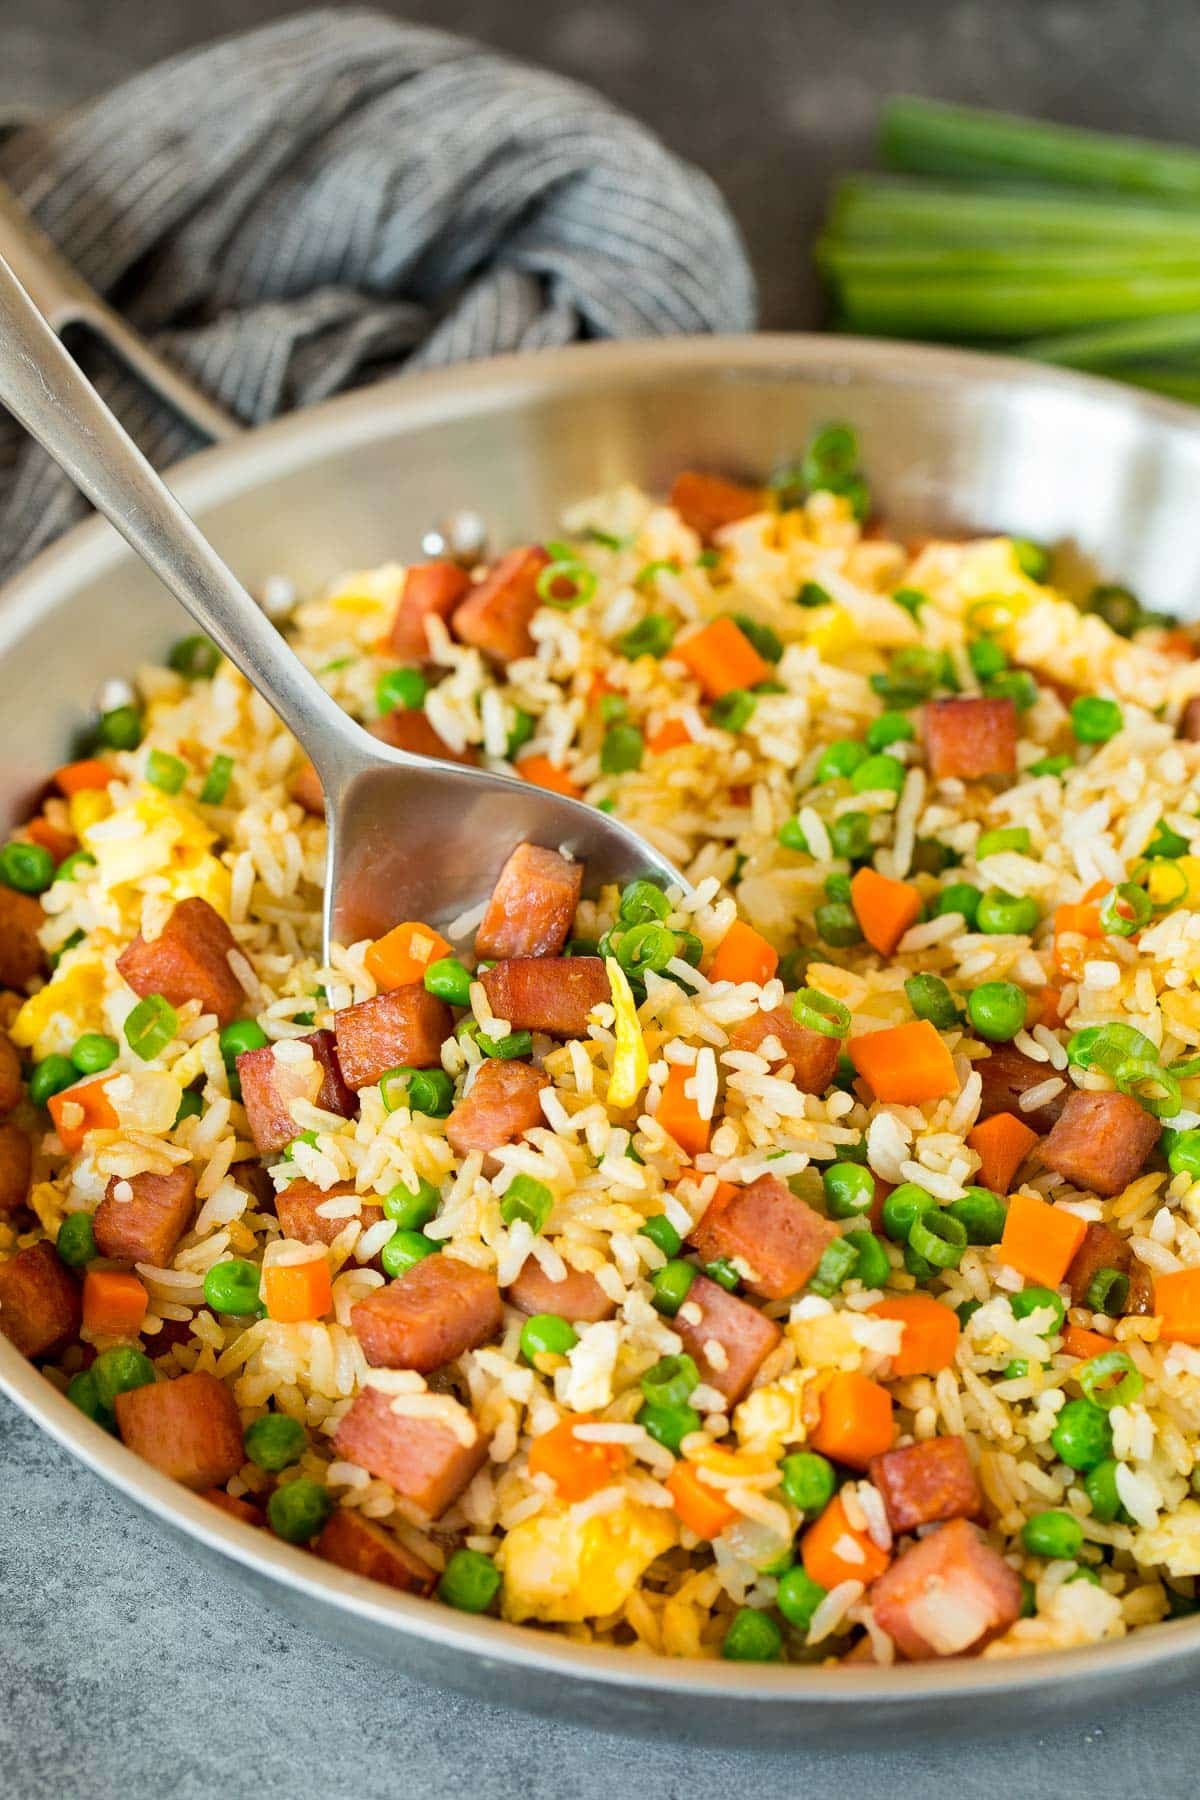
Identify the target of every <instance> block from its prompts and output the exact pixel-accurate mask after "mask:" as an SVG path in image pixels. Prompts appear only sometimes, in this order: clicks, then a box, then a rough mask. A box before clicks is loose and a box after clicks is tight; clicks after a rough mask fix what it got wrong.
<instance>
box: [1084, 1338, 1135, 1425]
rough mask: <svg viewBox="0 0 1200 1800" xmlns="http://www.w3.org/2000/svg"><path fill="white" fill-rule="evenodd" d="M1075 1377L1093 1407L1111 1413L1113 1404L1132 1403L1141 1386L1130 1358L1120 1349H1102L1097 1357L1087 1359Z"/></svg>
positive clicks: (1124, 1404) (1126, 1404) (1128, 1404)
mask: <svg viewBox="0 0 1200 1800" xmlns="http://www.w3.org/2000/svg"><path fill="white" fill-rule="evenodd" d="M1114 1377H1119V1379H1117V1380H1114ZM1078 1379H1079V1385H1080V1387H1081V1388H1082V1389H1083V1391H1084V1393H1085V1394H1086V1395H1087V1397H1088V1399H1089V1400H1090V1401H1091V1402H1092V1404H1093V1406H1098V1407H1100V1408H1101V1409H1102V1410H1103V1411H1104V1412H1111V1411H1112V1409H1113V1407H1114V1406H1132V1404H1133V1402H1134V1401H1135V1400H1136V1399H1137V1397H1138V1395H1139V1394H1140V1393H1141V1391H1142V1389H1143V1387H1144V1386H1145V1382H1144V1380H1143V1378H1142V1375H1141V1372H1140V1371H1139V1370H1138V1369H1137V1368H1135V1366H1134V1362H1133V1358H1132V1357H1131V1356H1130V1355H1128V1354H1127V1352H1126V1351H1124V1350H1102V1351H1101V1352H1100V1355H1099V1356H1093V1357H1091V1358H1089V1360H1088V1361H1087V1362H1085V1363H1084V1365H1083V1367H1082V1368H1081V1369H1080V1370H1079V1372H1078Z"/></svg>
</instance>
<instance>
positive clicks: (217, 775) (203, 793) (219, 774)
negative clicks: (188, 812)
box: [200, 755, 233, 806]
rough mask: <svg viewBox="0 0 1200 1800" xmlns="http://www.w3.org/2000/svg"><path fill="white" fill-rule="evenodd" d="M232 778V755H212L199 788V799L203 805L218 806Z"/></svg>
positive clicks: (226, 792)
mask: <svg viewBox="0 0 1200 1800" xmlns="http://www.w3.org/2000/svg"><path fill="white" fill-rule="evenodd" d="M232 779H233V758H232V756H225V755H220V756H214V757H213V759H212V762H211V763H210V764H209V770H208V774H207V775H206V776H205V777H204V786H203V787H202V788H201V789H200V800H201V804H202V805H204V806H220V804H221V802H222V801H223V800H224V799H225V797H226V795H227V794H228V793H229V783H230V782H231V781H232Z"/></svg>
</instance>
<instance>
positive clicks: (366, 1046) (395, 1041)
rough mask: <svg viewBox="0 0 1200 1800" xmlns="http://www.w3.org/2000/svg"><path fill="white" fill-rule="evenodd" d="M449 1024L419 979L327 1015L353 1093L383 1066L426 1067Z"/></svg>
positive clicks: (444, 1009)
mask: <svg viewBox="0 0 1200 1800" xmlns="http://www.w3.org/2000/svg"><path fill="white" fill-rule="evenodd" d="M452 1027H453V1020H452V1018H451V1016H450V1008H449V1007H448V1006H446V1005H445V1003H444V1002H443V1001H441V1000H439V999H438V998H437V996H436V995H435V994H429V993H427V992H426V991H425V987H424V985H423V983H421V982H419V981H414V982H411V983H409V984H408V985H407V986H405V987H398V988H393V989H392V991H391V993H390V994H377V995H376V996H375V998H374V999H373V1000H360V1001H359V1002H358V1005H357V1006H347V1007H344V1008H343V1009H342V1011H341V1012H338V1013H335V1014H334V1015H333V1028H334V1035H335V1037H336V1039H337V1059H338V1062H339V1063H340V1064H341V1070H342V1078H343V1080H344V1081H345V1083H346V1085H347V1087H351V1088H353V1089H354V1090H355V1092H357V1091H358V1089H359V1088H362V1087H370V1086H371V1084H372V1083H373V1082H376V1081H378V1080H379V1077H380V1076H381V1075H385V1074H386V1073H387V1071H388V1070H389V1069H398V1068H409V1069H432V1068H434V1067H436V1065H437V1064H438V1063H440V1062H441V1060H442V1045H443V1044H444V1042H445V1041H446V1039H447V1038H448V1037H449V1036H450V1032H451V1029H452ZM293 1135H294V1134H293Z"/></svg>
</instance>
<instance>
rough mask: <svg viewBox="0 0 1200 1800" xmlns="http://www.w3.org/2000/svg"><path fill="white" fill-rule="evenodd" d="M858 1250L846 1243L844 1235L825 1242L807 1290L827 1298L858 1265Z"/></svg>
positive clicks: (847, 1278)
mask: <svg viewBox="0 0 1200 1800" xmlns="http://www.w3.org/2000/svg"><path fill="white" fill-rule="evenodd" d="M858 1255H859V1253H858V1250H857V1249H856V1247H855V1246H854V1245H853V1244H850V1243H847V1241H846V1239H845V1238H844V1237H839V1238H834V1240H833V1242H832V1243H831V1244H827V1245H826V1247H825V1250H824V1253H823V1254H822V1257H821V1260H820V1262H819V1263H818V1264H817V1267H816V1271H815V1273H814V1274H813V1276H812V1278H811V1280H810V1281H809V1284H808V1286H809V1291H810V1292H811V1293H814V1294H820V1295H822V1296H823V1298H824V1299H826V1300H828V1299H829V1298H830V1297H831V1296H832V1295H833V1294H835V1293H836V1292H837V1290H838V1289H839V1288H840V1287H841V1285H842V1283H843V1282H845V1281H848V1280H849V1279H850V1276H851V1275H852V1274H853V1273H854V1270H855V1268H856V1267H857V1266H858Z"/></svg>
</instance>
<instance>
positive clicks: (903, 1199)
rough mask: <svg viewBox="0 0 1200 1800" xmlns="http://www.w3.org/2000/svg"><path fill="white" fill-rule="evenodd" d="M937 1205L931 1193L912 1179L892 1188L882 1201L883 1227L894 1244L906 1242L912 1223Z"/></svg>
mask: <svg viewBox="0 0 1200 1800" xmlns="http://www.w3.org/2000/svg"><path fill="white" fill-rule="evenodd" d="M936 1205H937V1202H936V1200H935V1199H934V1197H933V1195H932V1194H929V1193H927V1192H926V1191H925V1189H924V1188H923V1187H918V1186H917V1184H916V1183H915V1182H913V1181H904V1182H902V1183H901V1184H900V1186H899V1187H898V1188H893V1189H892V1191H891V1193H890V1194H889V1195H888V1197H887V1199H886V1200H885V1201H884V1203H883V1229H884V1231H885V1232H886V1233H887V1235H888V1237H890V1238H891V1240H892V1242H893V1243H894V1244H906V1243H907V1242H908V1234H909V1232H910V1231H911V1230H912V1228H913V1225H914V1223H915V1222H916V1220H917V1219H918V1218H919V1217H920V1215H921V1214H922V1213H924V1212H929V1211H931V1210H932V1209H933V1208H934V1207H935V1206H936Z"/></svg>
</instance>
